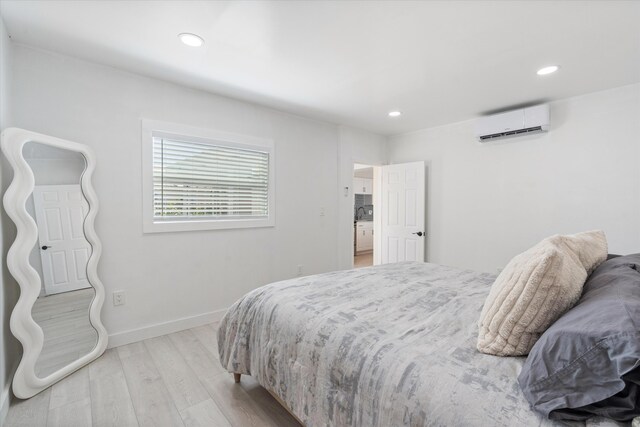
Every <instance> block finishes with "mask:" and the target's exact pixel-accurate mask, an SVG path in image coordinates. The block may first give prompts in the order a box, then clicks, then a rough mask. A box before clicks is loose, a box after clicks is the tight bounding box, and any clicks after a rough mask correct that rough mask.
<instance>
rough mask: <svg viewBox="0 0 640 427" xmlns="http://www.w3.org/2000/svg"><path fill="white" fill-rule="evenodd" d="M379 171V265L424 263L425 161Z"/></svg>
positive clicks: (387, 167)
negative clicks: (409, 262)
mask: <svg viewBox="0 0 640 427" xmlns="http://www.w3.org/2000/svg"><path fill="white" fill-rule="evenodd" d="M381 169H382V191H381V203H380V209H379V211H380V213H381V215H380V217H381V221H382V224H381V232H382V233H381V235H382V238H381V249H382V250H381V252H382V254H381V255H382V256H381V262H382V264H388V263H393V262H401V261H424V246H425V240H426V235H425V233H424V231H425V224H426V222H425V180H424V162H413V163H402V164H397V165H389V166H382V168H381Z"/></svg>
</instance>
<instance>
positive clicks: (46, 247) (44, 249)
mask: <svg viewBox="0 0 640 427" xmlns="http://www.w3.org/2000/svg"><path fill="white" fill-rule="evenodd" d="M50 247H51V246H47V245H44V246H43V247H42V250H43V251H46V250H47V249H49V248H50Z"/></svg>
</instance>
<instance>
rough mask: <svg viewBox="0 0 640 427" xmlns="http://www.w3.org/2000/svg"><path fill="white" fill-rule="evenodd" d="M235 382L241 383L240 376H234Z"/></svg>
mask: <svg viewBox="0 0 640 427" xmlns="http://www.w3.org/2000/svg"><path fill="white" fill-rule="evenodd" d="M233 381H235V383H236V384H237V383H239V382H240V374H235V373H234V374H233Z"/></svg>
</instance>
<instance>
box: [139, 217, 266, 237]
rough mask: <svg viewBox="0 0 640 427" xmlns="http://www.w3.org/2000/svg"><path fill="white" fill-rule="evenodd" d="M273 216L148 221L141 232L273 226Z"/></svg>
mask: <svg viewBox="0 0 640 427" xmlns="http://www.w3.org/2000/svg"><path fill="white" fill-rule="evenodd" d="M275 225H276V224H275V218H273V217H271V218H260V219H215V220H210V219H209V220H201V221H199V220H179V221H148V222H145V223H144V224H143V230H142V231H143V233H145V234H147V233H171V232H177V231H205V230H231V229H242V228H259V227H275Z"/></svg>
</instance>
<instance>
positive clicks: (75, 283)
mask: <svg viewBox="0 0 640 427" xmlns="http://www.w3.org/2000/svg"><path fill="white" fill-rule="evenodd" d="M2 152H3V153H4V155H5V156H6V158H7V160H8V161H9V164H10V165H11V167H12V168H13V180H12V181H11V184H10V185H9V188H8V189H7V191H6V193H5V195H4V207H5V210H6V211H7V214H8V215H9V217H10V218H11V220H12V221H13V222H14V223H15V224H16V228H17V235H16V240H15V241H14V242H13V244H12V245H11V248H10V249H9V252H8V254H7V267H8V268H9V271H10V273H11V275H12V276H13V277H14V278H15V279H16V281H17V282H18V285H20V298H19V299H18V302H17V304H16V306H15V308H14V309H13V312H12V314H11V332H12V333H13V335H15V336H16V338H17V339H18V340H19V341H20V343H21V344H22V349H23V355H22V359H21V360H20V364H19V365H18V369H17V371H16V373H15V376H14V378H13V393H14V395H15V396H16V397H18V398H21V399H27V398H29V397H31V396H33V395H35V394H37V393H39V392H40V391H42V390H44V389H46V388H47V387H49V386H51V385H52V384H54V383H55V382H57V381H59V380H61V379H62V378H64V377H66V376H67V375H69V374H71V373H73V372H74V371H76V370H78V369H79V368H81V367H82V366H84V365H86V364H87V363H89V362H91V361H93V360H95V359H96V358H98V357H99V356H100V355H101V354H102V353H103V352H104V350H105V348H106V347H107V332H106V330H105V328H104V326H103V325H102V322H101V321H100V311H101V309H102V304H103V303H104V298H105V294H104V287H103V286H102V283H101V282H100V279H99V278H98V274H97V265H98V260H99V259H100V254H101V251H102V247H101V244H100V239H98V236H97V235H96V232H95V230H94V220H95V217H96V214H97V212H98V199H97V197H96V193H95V191H94V189H93V187H92V185H91V176H92V174H93V171H94V169H95V157H94V155H93V152H92V151H91V150H90V149H89V147H87V146H85V145H83V144H78V143H75V142H71V141H66V140H63V139H59V138H54V137H52V136H47V135H42V134H38V133H35V132H30V131H27V130H24V129H17V128H8V129H5V130H4V131H3V132H2Z"/></svg>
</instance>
